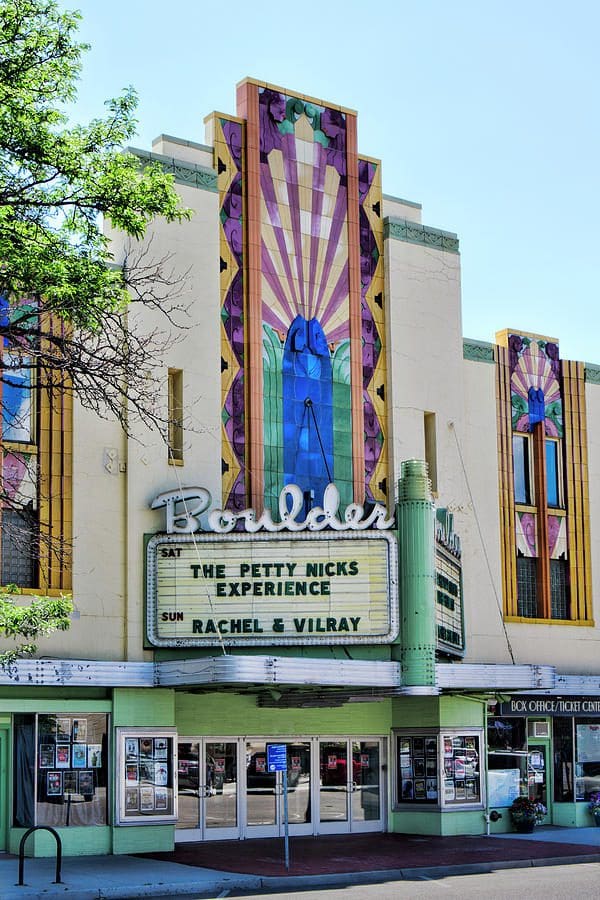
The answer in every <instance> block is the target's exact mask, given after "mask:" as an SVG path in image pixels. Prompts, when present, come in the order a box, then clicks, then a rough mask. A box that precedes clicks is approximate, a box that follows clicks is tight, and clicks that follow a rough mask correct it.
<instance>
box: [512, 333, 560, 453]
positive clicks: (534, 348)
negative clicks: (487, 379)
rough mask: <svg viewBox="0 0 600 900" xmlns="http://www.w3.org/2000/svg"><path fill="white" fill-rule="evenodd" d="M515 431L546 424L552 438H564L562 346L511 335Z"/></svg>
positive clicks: (513, 425)
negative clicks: (539, 423) (561, 385)
mask: <svg viewBox="0 0 600 900" xmlns="http://www.w3.org/2000/svg"><path fill="white" fill-rule="evenodd" d="M508 351H509V360H510V373H511V378H510V383H511V404H512V428H513V431H520V432H529V431H532V430H533V426H534V425H535V424H536V422H544V428H545V433H546V434H547V435H548V436H549V437H557V438H560V437H562V436H563V405H562V395H561V388H560V357H559V350H558V344H557V343H555V342H554V341H546V340H544V339H543V338H530V337H524V336H522V335H518V334H511V335H509V338H508Z"/></svg>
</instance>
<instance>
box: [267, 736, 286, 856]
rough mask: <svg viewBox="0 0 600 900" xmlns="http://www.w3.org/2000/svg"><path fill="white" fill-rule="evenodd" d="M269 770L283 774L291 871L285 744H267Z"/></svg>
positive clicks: (284, 815)
mask: <svg viewBox="0 0 600 900" xmlns="http://www.w3.org/2000/svg"><path fill="white" fill-rule="evenodd" d="M267 768H268V770H269V772H283V827H284V835H285V837H284V848H285V869H286V872H289V870H290V830H289V821H288V780H287V748H286V745H285V744H267Z"/></svg>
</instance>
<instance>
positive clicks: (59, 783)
mask: <svg viewBox="0 0 600 900" xmlns="http://www.w3.org/2000/svg"><path fill="white" fill-rule="evenodd" d="M62 792H63V773H62V772H48V773H47V774H46V793H47V794H48V796H49V797H59V796H60V795H61V794H62Z"/></svg>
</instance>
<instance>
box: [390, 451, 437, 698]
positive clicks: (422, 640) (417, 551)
mask: <svg viewBox="0 0 600 900" xmlns="http://www.w3.org/2000/svg"><path fill="white" fill-rule="evenodd" d="M434 547H435V544H434V509H433V501H432V499H431V483H430V481H429V477H428V474H427V463H426V462H424V461H423V460H420V459H409V460H406V461H405V462H403V463H402V469H401V477H400V481H399V482H398V570H399V571H398V588H399V590H398V594H399V602H400V646H399V647H398V648H394V649H395V652H394V656H395V658H396V659H398V657H399V658H400V663H401V672H402V684H403V686H407V687H409V686H414V687H419V686H422V687H424V688H425V687H430V688H431V687H433V686H435V647H436V623H435V552H434ZM398 651H399V652H398Z"/></svg>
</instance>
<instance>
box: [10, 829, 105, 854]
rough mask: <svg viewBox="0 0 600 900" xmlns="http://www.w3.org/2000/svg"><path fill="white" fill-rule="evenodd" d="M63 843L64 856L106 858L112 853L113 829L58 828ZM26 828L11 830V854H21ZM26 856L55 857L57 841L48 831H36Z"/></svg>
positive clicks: (28, 842) (30, 839) (26, 848)
mask: <svg viewBox="0 0 600 900" xmlns="http://www.w3.org/2000/svg"><path fill="white" fill-rule="evenodd" d="M56 830H57V832H58V834H59V836H60V839H61V841H62V852H63V856H105V855H106V854H107V853H111V843H112V838H111V829H110V828H109V827H108V826H103V825H96V826H92V827H90V828H57V829H56ZM26 831H27V829H26V828H11V829H10V834H9V853H14V854H15V855H17V854H18V852H19V844H20V842H21V838H22V837H23V835H24V834H25V832H26ZM25 855H26V856H38V857H48V856H50V857H55V856H56V841H55V840H54V838H53V837H52V835H51V834H50V833H49V832H48V831H36V832H34V833H33V834H32V835H30V836H29V837H28V839H27V843H26V845H25Z"/></svg>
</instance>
